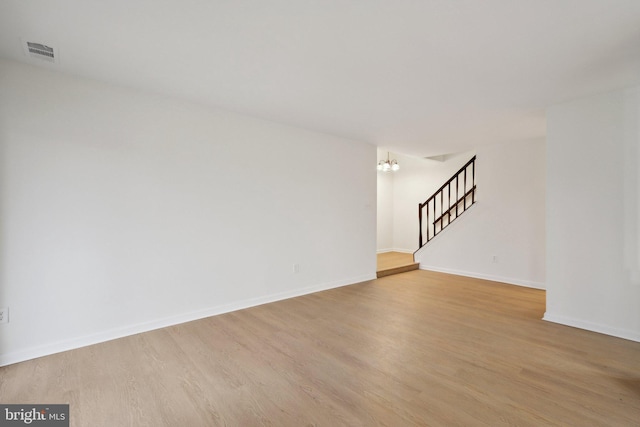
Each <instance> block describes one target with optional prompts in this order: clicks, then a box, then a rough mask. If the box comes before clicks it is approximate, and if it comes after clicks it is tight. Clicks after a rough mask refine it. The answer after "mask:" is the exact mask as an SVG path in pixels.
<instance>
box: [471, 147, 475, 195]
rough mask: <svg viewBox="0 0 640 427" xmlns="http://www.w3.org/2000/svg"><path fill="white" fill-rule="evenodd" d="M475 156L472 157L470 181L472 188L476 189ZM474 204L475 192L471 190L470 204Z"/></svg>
mask: <svg viewBox="0 0 640 427" xmlns="http://www.w3.org/2000/svg"><path fill="white" fill-rule="evenodd" d="M475 159H476V158H475V156H474V157H473V162H472V163H471V179H472V182H473V187H472V188H475V187H476V162H475ZM475 202H476V191H475V190H473V192H472V193H471V204H474V203H475Z"/></svg>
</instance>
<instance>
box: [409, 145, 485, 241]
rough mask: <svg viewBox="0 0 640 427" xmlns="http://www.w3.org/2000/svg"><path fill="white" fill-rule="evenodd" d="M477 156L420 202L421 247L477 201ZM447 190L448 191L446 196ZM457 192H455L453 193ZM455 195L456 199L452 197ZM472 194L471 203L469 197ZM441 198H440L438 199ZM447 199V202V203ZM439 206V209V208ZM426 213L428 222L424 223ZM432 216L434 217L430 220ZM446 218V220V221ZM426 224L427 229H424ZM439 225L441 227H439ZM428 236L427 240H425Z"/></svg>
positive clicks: (419, 238) (419, 239)
mask: <svg viewBox="0 0 640 427" xmlns="http://www.w3.org/2000/svg"><path fill="white" fill-rule="evenodd" d="M475 161H476V156H473V157H472V158H471V159H470V160H469V161H468V162H467V163H465V164H464V166H462V167H461V168H460V169H459V170H458V171H457V172H456V173H455V174H453V176H452V177H451V178H449V179H448V180H447V181H446V182H445V183H444V184H443V185H442V186H441V187H440V188H438V190H436V192H435V193H433V194H432V195H431V197H429V198H428V199H427V200H426V201H425V202H424V203H419V204H418V221H419V222H420V235H419V237H418V243H419V245H420V246H419V247H418V250H419V249H420V248H422V247H423V246H424V245H426V244H427V243H428V242H429V241H430V240H431V239H433V238H434V237H435V236H436V235H437V234H438V233H440V232H441V231H442V230H444V229H445V228H446V227H447V226H448V225H449V224H451V223H452V222H453V221H454V220H455V219H456V218H458V216H460V215H462V214H463V213H464V212H465V211H466V210H467V209H468V208H469V206H471V205H473V204H474V203H475V202H476V183H475V180H476V166H475ZM469 167H471V174H470V175H471V176H470V177H468V176H467V170H468V169H469ZM461 178H462V193H463V195H462V197H460V196H459V195H460V190H461V189H460V184H461V183H460V181H461ZM468 178H470V182H471V187H470V188H468V187H467V185H468V184H467V183H468V181H469V179H468ZM454 181H455V191H454V192H452V191H451V185H452V184H453V183H454ZM445 190H446V192H447V194H446V197H445ZM452 193H455V194H452ZM452 196H453V197H455V199H453V198H452ZM469 196H471V201H470V203H467V199H468V198H469ZM438 199H439V200H438ZM445 200H446V204H445ZM438 207H439V209H438ZM425 215H426V224H423V223H424V222H425V221H423V219H424V217H425ZM430 218H434V219H433V220H432V221H430ZM445 220H446V221H445ZM424 225H426V230H423V227H424ZM438 226H439V227H438ZM425 236H426V241H425Z"/></svg>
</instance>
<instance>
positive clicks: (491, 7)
mask: <svg viewBox="0 0 640 427" xmlns="http://www.w3.org/2000/svg"><path fill="white" fill-rule="evenodd" d="M21 37H24V38H26V39H28V40H29V41H34V42H40V43H43V44H49V45H52V46H53V47H55V48H57V49H58V50H59V53H60V63H59V64H56V65H48V64H41V62H40V61H37V60H33V59H29V58H27V57H26V56H25V55H24V53H23V50H22V47H21V44H20V38H21ZM0 57H2V58H8V59H13V60H17V61H23V62H30V63H35V64H41V65H42V66H47V67H49V68H54V69H58V70H60V71H62V72H67V73H71V74H74V75H77V76H84V77H89V78H93V79H97V80H102V81H107V82H112V83H116V84H120V85H124V86H128V87H134V88H140V89H143V90H151V91H154V92H160V93H166V94H170V95H174V96H179V97H183V98H188V99H191V100H194V101H196V102H200V103H205V104H208V105H212V106H216V107H222V108H226V109H230V110H233V111H237V112H241V113H246V114H250V115H253V116H258V117H262V118H266V119H271V120H275V121H279V122H284V123H288V124H293V125H298V126H302V127H306V128H310V129H313V130H318V131H322V132H328V133H332V134H337V135H341V136H346V137H350V138H354V139H359V140H364V141H367V142H370V143H372V144H375V145H378V146H383V147H386V148H388V149H391V150H392V151H395V152H401V153H405V154H411V155H418V156H430V155H438V154H443V153H450V152H455V151H461V150H465V149H468V148H471V147H473V146H476V145H480V144H485V143H490V142H501V141H508V140H516V139H524V138H531V137H539V136H543V135H544V134H545V119H544V108H545V107H547V106H549V105H552V104H556V103H559V102H563V101H565V100H568V99H571V98H576V97H580V96H584V95H588V94H591V93H597V92H601V91H605V90H610V89H615V88H620V87H624V86H630V85H638V84H640V0H388V1H383V0H315V1H312V0H181V1H179V0H111V1H104V0H55V1H54V0H2V1H0Z"/></svg>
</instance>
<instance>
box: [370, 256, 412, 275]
mask: <svg viewBox="0 0 640 427" xmlns="http://www.w3.org/2000/svg"><path fill="white" fill-rule="evenodd" d="M377 261H378V262H377V269H376V270H377V271H376V276H377V277H385V276H390V275H392V274H399V273H404V272H407V271H412V270H417V269H418V268H419V267H420V263H417V262H413V254H408V253H403V252H384V253H380V254H378V258H377Z"/></svg>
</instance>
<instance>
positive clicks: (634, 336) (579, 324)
mask: <svg viewBox="0 0 640 427" xmlns="http://www.w3.org/2000/svg"><path fill="white" fill-rule="evenodd" d="M542 320H546V321H547V322H553V323H558V324H561V325H565V326H571V327H574V328H579V329H585V330H587V331H591V332H597V333H599V334H605V335H611V336H614V337H618V338H623V339H625V340H630V341H636V342H640V332H637V331H631V330H629V329H620V328H614V327H611V326H607V325H601V324H600V323H594V322H589V321H586V320H580V319H574V318H571V317H567V316H560V315H557V314H550V313H549V312H546V313H544V317H543V318H542Z"/></svg>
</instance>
